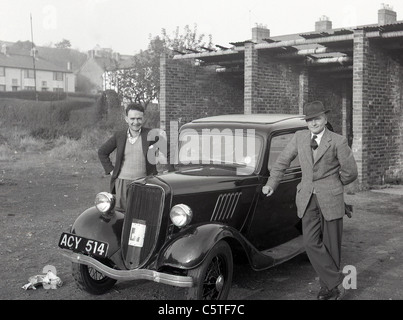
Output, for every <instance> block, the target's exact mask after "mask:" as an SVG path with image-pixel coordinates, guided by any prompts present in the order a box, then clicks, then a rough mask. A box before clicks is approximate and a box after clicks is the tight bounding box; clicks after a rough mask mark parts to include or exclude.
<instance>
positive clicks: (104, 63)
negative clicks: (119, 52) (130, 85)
mask: <svg viewBox="0 0 403 320" xmlns="http://www.w3.org/2000/svg"><path fill="white" fill-rule="evenodd" d="M132 58H133V57H132V56H127V57H126V56H125V57H124V58H123V59H122V57H121V59H120V60H119V61H118V60H116V59H113V58H107V57H94V58H91V59H92V61H94V62H95V63H96V64H98V65H99V66H100V67H101V68H102V70H105V71H116V70H120V69H131V68H133V59H132Z"/></svg>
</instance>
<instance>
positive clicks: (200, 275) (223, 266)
mask: <svg viewBox="0 0 403 320" xmlns="http://www.w3.org/2000/svg"><path fill="white" fill-rule="evenodd" d="M233 267H234V264H233V260H232V252H231V248H230V246H229V245H228V243H227V242H225V241H220V242H218V243H217V244H216V245H215V246H214V247H213V249H211V250H210V252H209V253H208V255H207V256H206V258H205V259H204V261H203V263H202V264H201V265H200V266H199V267H198V268H195V269H191V270H189V271H188V275H189V276H191V277H192V278H193V280H194V286H193V287H191V288H189V289H188V294H187V298H188V299H190V300H225V299H227V297H228V293H229V290H230V288H231V282H232V273H233Z"/></svg>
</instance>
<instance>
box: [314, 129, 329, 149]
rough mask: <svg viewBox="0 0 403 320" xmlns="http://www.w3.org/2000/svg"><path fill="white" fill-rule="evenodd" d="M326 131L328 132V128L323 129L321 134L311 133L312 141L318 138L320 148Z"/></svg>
mask: <svg viewBox="0 0 403 320" xmlns="http://www.w3.org/2000/svg"><path fill="white" fill-rule="evenodd" d="M325 130H326V128H325V129H323V130H322V131H321V132H320V133H317V134H315V133H312V132H311V139H312V138H313V136H314V135H315V136H316V139H315V141H316V142H317V144H318V146H319V145H320V141H321V140H322V137H323V134H324V133H325Z"/></svg>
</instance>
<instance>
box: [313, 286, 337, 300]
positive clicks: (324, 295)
mask: <svg viewBox="0 0 403 320" xmlns="http://www.w3.org/2000/svg"><path fill="white" fill-rule="evenodd" d="M336 295H337V292H336V290H335V289H332V290H329V289H328V288H326V287H321V288H320V290H319V293H318V296H317V298H318V300H330V299H331V298H334V297H335V296H336Z"/></svg>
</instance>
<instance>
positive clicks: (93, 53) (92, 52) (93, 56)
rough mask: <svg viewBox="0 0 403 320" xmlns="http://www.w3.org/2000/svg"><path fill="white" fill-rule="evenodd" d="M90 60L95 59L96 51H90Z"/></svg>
mask: <svg viewBox="0 0 403 320" xmlns="http://www.w3.org/2000/svg"><path fill="white" fill-rule="evenodd" d="M87 56H88V58H95V50H88V54H87Z"/></svg>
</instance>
